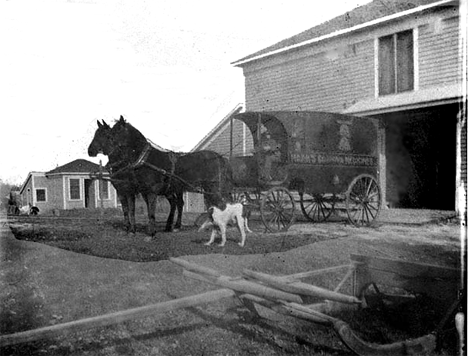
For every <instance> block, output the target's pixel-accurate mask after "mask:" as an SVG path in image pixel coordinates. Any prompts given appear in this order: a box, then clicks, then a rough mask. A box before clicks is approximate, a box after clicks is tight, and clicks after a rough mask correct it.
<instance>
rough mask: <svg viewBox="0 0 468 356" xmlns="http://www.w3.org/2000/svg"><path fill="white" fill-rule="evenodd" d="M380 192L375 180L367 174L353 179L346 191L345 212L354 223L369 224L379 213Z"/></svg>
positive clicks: (357, 224)
mask: <svg viewBox="0 0 468 356" xmlns="http://www.w3.org/2000/svg"><path fill="white" fill-rule="evenodd" d="M381 203H382V194H381V192H380V187H379V185H378V184H377V180H376V179H375V178H374V177H373V176H371V175H369V174H361V175H359V176H357V177H356V178H354V179H353V181H352V182H351V184H350V185H349V188H348V191H347V192H346V212H347V214H348V219H349V221H350V222H351V223H352V224H354V225H356V226H359V225H370V224H371V223H372V222H373V221H374V220H375V219H377V217H378V215H379V213H380V207H381Z"/></svg>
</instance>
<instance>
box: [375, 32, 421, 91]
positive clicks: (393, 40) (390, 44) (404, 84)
mask: <svg viewBox="0 0 468 356" xmlns="http://www.w3.org/2000/svg"><path fill="white" fill-rule="evenodd" d="M413 89H414V58H413V30H407V31H402V32H398V33H395V34H393V35H389V36H385V37H380V38H379V95H387V94H395V93H401V92H404V91H409V90H413Z"/></svg>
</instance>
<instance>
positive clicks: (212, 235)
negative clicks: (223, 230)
mask: <svg viewBox="0 0 468 356" xmlns="http://www.w3.org/2000/svg"><path fill="white" fill-rule="evenodd" d="M215 237H216V228H215V227H214V226H213V230H211V237H210V241H208V242H206V243H205V245H206V246H210V245H211V244H212V243H213V241H214V239H215Z"/></svg>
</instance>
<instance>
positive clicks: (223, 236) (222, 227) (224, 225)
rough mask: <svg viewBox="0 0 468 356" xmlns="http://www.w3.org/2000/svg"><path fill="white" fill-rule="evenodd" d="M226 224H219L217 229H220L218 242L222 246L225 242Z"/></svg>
mask: <svg viewBox="0 0 468 356" xmlns="http://www.w3.org/2000/svg"><path fill="white" fill-rule="evenodd" d="M226 225H227V224H221V226H220V227H219V229H220V230H221V243H220V244H219V246H224V244H225V243H226Z"/></svg>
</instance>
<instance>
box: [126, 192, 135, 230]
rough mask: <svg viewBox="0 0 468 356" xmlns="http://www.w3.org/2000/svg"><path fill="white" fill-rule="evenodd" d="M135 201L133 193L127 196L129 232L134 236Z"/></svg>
mask: <svg viewBox="0 0 468 356" xmlns="http://www.w3.org/2000/svg"><path fill="white" fill-rule="evenodd" d="M135 199H136V196H135V194H133V193H128V194H127V201H128V219H129V224H130V229H129V230H130V232H131V233H132V234H134V233H135V232H136V221H135Z"/></svg>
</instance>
